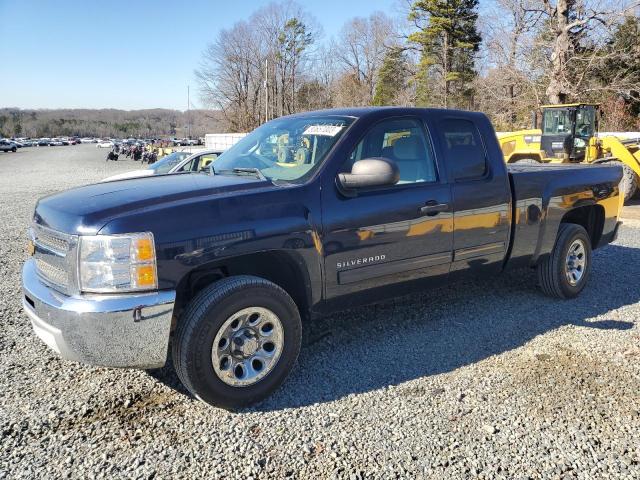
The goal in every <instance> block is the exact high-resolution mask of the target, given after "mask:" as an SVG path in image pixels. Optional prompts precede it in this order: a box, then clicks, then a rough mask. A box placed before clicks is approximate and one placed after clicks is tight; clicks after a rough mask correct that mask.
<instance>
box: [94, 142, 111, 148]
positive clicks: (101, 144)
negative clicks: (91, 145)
mask: <svg viewBox="0 0 640 480" xmlns="http://www.w3.org/2000/svg"><path fill="white" fill-rule="evenodd" d="M111 147H113V142H112V141H111V140H100V141H99V142H98V143H96V148H111Z"/></svg>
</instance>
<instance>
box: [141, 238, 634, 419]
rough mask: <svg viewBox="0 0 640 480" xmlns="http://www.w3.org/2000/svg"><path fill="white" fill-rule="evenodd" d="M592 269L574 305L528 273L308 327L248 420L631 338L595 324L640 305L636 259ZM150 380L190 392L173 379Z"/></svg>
mask: <svg viewBox="0 0 640 480" xmlns="http://www.w3.org/2000/svg"><path fill="white" fill-rule="evenodd" d="M593 267H594V268H593V270H592V277H591V279H590V282H589V285H588V286H587V288H586V289H585V290H584V291H583V292H582V294H581V295H580V296H579V297H578V298H576V299H573V300H555V299H550V298H548V297H546V296H544V295H543V294H542V293H541V292H540V291H539V290H538V289H536V286H535V285H536V276H535V272H533V271H530V270H526V271H514V272H510V273H507V274H505V275H503V276H501V277H499V278H498V279H494V280H490V281H468V282H464V283H457V284H452V285H449V286H446V287H442V288H439V289H436V290H432V291H429V292H425V293H421V294H417V295H408V296H404V297H401V298H396V299H393V300H390V301H385V302H382V303H379V304H375V305H370V306H366V307H358V308H353V309H350V310H348V311H344V312H340V313H337V314H333V315H330V316H327V317H324V318H321V319H319V320H316V321H313V322H308V323H307V324H306V325H305V328H304V337H303V345H302V351H301V353H300V357H299V359H298V365H297V366H296V368H295V369H294V371H293V372H292V374H291V376H290V377H289V379H288V380H287V382H286V383H285V385H284V386H283V387H282V388H280V389H279V390H278V391H277V392H276V393H275V394H274V395H272V396H271V397H270V398H268V399H267V400H265V401H263V402H262V403H261V404H259V405H258V406H256V407H254V408H252V410H258V411H272V410H280V409H284V408H294V407H301V406H307V405H312V404H315V403H323V402H330V401H334V400H337V399H340V398H342V397H345V396H347V395H351V394H358V393H364V392H369V391H374V390H378V389H381V388H385V387H388V386H390V385H398V384H401V383H403V382H407V381H409V380H414V379H417V378H421V377H425V376H431V375H437V374H440V373H446V372H451V371H453V370H456V369H458V368H460V367H463V366H465V365H469V364H472V363H476V362H479V361H481V360H483V359H485V358H487V357H490V356H492V355H496V354H500V353H503V352H506V351H509V350H512V349H515V348H518V347H520V346H522V345H524V344H526V343H527V342H529V341H530V340H532V339H533V338H534V337H536V336H538V335H540V334H544V333H545V332H548V331H550V330H554V329H557V328H559V327H562V326H565V325H574V326H579V327H586V328H595V329H604V330H626V329H631V328H633V326H634V323H633V322H624V321H617V320H609V319H606V320H596V319H594V318H595V317H598V316H601V315H605V314H607V313H608V312H610V311H611V310H615V309H617V308H620V307H624V306H626V305H633V304H635V303H637V302H638V301H640V288H638V286H637V279H638V273H640V249H635V248H628V247H623V246H619V245H609V246H608V247H605V248H603V249H602V250H598V251H597V252H596V253H595V255H594V265H593ZM150 373H151V374H152V375H153V376H154V377H155V378H157V379H158V380H159V381H161V382H163V383H165V384H167V385H169V386H171V387H172V388H174V389H176V390H178V391H181V392H185V390H184V388H183V387H182V386H181V385H180V384H179V382H178V380H177V377H176V375H175V373H174V372H173V371H172V369H170V368H168V367H165V368H163V369H161V370H156V371H154V372H150Z"/></svg>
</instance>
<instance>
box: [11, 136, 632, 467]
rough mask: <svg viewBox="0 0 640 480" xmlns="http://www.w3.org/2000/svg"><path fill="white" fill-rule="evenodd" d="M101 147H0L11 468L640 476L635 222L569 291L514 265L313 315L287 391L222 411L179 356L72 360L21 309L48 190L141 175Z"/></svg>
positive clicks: (601, 253)
mask: <svg viewBox="0 0 640 480" xmlns="http://www.w3.org/2000/svg"><path fill="white" fill-rule="evenodd" d="M104 155H106V151H105V150H97V149H96V148H95V147H93V146H91V145H81V146H70V147H49V148H40V149H30V150H28V149H24V150H23V151H19V152H18V153H17V154H0V276H1V277H2V279H3V281H2V282H1V283H0V320H1V321H2V330H1V331H0V478H23V477H32V478H57V477H63V478H65V477H72V478H87V477H95V478H102V477H131V478H153V477H157V478H177V477H185V478H198V477H204V476H206V477H207V478H224V479H233V478H251V477H253V478H281V477H293V478H334V477H336V478H349V479H352V478H356V479H360V478H366V477H372V478H416V477H417V478H470V477H477V478H583V479H592V478H615V479H619V478H629V479H631V478H640V440H639V439H640V436H639V435H638V432H639V431H640V429H639V427H640V411H639V410H640V363H639V360H640V333H639V330H638V314H639V313H640V288H638V278H640V276H639V275H638V274H639V272H640V220H635V219H630V220H628V221H627V222H626V225H625V227H624V228H623V229H622V231H621V233H620V238H619V240H618V242H616V244H614V245H611V246H608V247H606V248H604V249H602V250H600V251H598V252H597V253H596V254H595V256H594V272H593V273H594V275H593V277H592V279H591V283H590V285H589V286H588V287H587V288H586V289H585V291H584V292H583V294H582V296H581V297H580V298H578V299H576V300H571V301H556V300H550V299H548V298H546V297H544V296H542V294H540V293H539V291H537V290H536V289H535V288H534V284H535V278H534V275H532V274H531V273H529V272H524V273H523V272H516V273H512V274H509V275H506V276H503V277H501V278H500V279H498V280H496V281H493V282H490V283H489V282H488V283H473V282H469V283H464V284H458V285H452V286H448V287H444V288H441V289H440V290H438V291H435V292H430V293H425V294H421V295H414V296H408V297H404V298H400V299H396V300H394V301H389V302H385V303H382V304H378V305H375V306H369V307H363V308H358V309H353V310H350V311H348V312H344V313H341V314H337V315H333V316H330V317H327V318H324V319H322V320H320V321H317V322H315V323H313V324H312V325H306V326H305V327H306V330H305V334H304V339H303V348H302V353H301V355H300V359H299V363H298V366H297V368H296V369H295V371H294V373H293V374H292V375H291V377H290V379H289V380H288V381H287V383H286V384H285V386H284V387H283V388H282V389H280V390H279V391H278V392H277V393H276V394H275V395H274V396H273V397H271V398H270V399H268V400H267V401H265V402H264V403H262V404H260V405H258V406H257V407H255V408H252V409H249V410H245V411H242V412H239V413H229V412H226V411H223V410H219V409H216V408H212V407H209V406H207V405H205V404H202V403H200V402H198V401H196V400H194V399H193V398H191V397H190V396H188V395H187V394H186V393H185V391H184V389H182V388H181V387H180V386H179V384H178V382H177V378H176V376H175V374H174V373H173V372H172V370H171V369H170V368H169V367H166V368H164V369H161V370H156V371H149V372H145V371H135V370H115V369H103V368H92V367H88V366H84V365H79V364H75V363H72V362H67V361H62V360H60V359H58V358H57V357H56V356H55V354H54V353H52V352H51V351H50V350H48V349H47V348H46V347H45V346H44V344H43V343H42V342H40V341H39V340H38V339H37V338H36V337H35V336H34V335H33V334H32V331H31V326H30V325H29V322H28V319H27V317H26V316H25V315H24V314H23V313H21V308H20V298H21V289H20V269H21V265H22V261H23V260H24V258H25V256H26V254H25V253H24V250H25V241H26V228H27V225H28V223H29V220H30V216H31V214H32V211H33V207H34V204H35V201H36V199H37V198H38V197H40V196H42V195H45V194H48V193H51V192H54V191H57V190H61V189H65V188H69V187H72V186H74V185H80V184H84V183H88V182H91V181H95V180H98V179H100V178H103V177H106V176H108V175H112V174H115V173H118V172H121V171H125V170H128V169H132V168H135V164H134V163H133V162H132V161H125V162H118V163H113V162H109V163H108V164H107V163H106V162H104V160H103V159H104ZM633 208H636V207H633ZM639 208H640V207H639ZM630 212H631V213H633V214H634V215H635V218H638V216H637V210H630ZM634 215H629V217H630V218H631V217H633V216H634Z"/></svg>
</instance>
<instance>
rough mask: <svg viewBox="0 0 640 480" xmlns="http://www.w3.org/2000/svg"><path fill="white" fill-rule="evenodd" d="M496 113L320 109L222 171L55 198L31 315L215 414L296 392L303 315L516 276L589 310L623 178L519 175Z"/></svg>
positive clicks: (36, 245) (34, 247)
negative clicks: (508, 159) (164, 375)
mask: <svg viewBox="0 0 640 480" xmlns="http://www.w3.org/2000/svg"><path fill="white" fill-rule="evenodd" d="M502 158H503V157H502V152H501V151H500V147H499V145H498V142H497V139H496V134H495V132H494V130H493V127H492V125H491V123H490V122H489V120H488V118H487V117H486V116H485V115H483V114H481V113H474V112H463V111H454V110H435V109H413V108H395V107H392V108H363V109H341V110H326V111H319V112H308V113H302V114H297V115H292V116H288V117H282V118H278V119H276V120H273V121H271V122H268V123H266V124H264V125H262V126H261V127H259V128H258V129H256V130H255V131H254V132H252V133H251V134H249V135H248V136H247V137H245V138H244V139H242V140H241V141H240V142H239V143H237V144H236V145H235V146H233V147H232V148H231V149H229V150H228V151H226V152H225V153H224V154H222V155H221V156H220V157H219V158H218V159H217V160H216V161H215V162H214V163H213V164H212V167H211V168H210V170H209V171H207V172H197V173H185V174H174V175H160V176H154V177H149V178H138V179H130V180H122V181H114V182H107V183H100V184H96V185H89V186H85V187H80V188H76V189H73V190H69V191H66V192H62V193H58V194H55V195H51V196H48V197H45V198H42V199H41V200H40V201H39V202H38V204H37V206H36V209H35V213H34V216H33V222H32V224H31V227H30V240H29V253H30V258H29V259H28V260H27V262H26V263H25V265H24V269H23V289H24V298H23V304H24V309H25V311H26V313H27V314H28V316H29V317H30V319H31V322H32V325H33V328H34V330H35V333H36V334H37V335H38V336H39V337H40V338H41V339H42V340H43V341H44V342H45V343H46V344H47V345H49V346H50V347H51V348H53V349H54V350H56V351H57V352H59V354H60V355H62V356H63V357H65V358H67V359H69V360H73V361H79V362H85V363H89V364H95V365H103V366H111V367H130V368H156V367H160V366H162V365H164V364H165V363H166V361H167V356H168V352H169V350H171V355H172V358H173V364H174V367H175V369H176V371H177V373H178V376H179V377H180V379H181V381H182V382H183V384H184V386H185V387H186V388H187V389H188V390H189V391H190V392H192V393H193V395H194V396H196V397H197V398H199V399H201V400H203V401H205V402H208V403H210V404H213V405H218V406H222V407H225V408H236V407H240V406H243V405H248V404H251V403H254V402H256V401H259V400H260V399H263V398H265V397H266V396H268V395H269V394H270V393H271V392H273V391H274V390H275V389H276V388H278V387H279V386H280V385H281V384H282V383H283V381H284V380H285V378H286V376H287V374H288V373H289V372H290V370H291V369H292V367H293V365H294V363H295V361H296V358H297V356H298V353H299V350H300V346H301V331H302V328H303V321H305V322H306V321H312V319H313V318H314V317H316V316H318V315H323V314H327V313H329V312H332V311H336V310H340V309H344V308H345V307H352V306H354V305H356V304H362V303H370V302H374V301H378V300H380V299H383V298H386V297H390V296H394V295H399V294H406V293H408V292H410V291H412V290H415V289H425V288H428V287H432V286H439V285H443V284H445V283H446V282H450V281H455V280H456V279H457V278H460V277H466V276H469V275H476V276H482V277H491V276H495V275H498V274H500V273H501V272H503V271H504V270H506V269H511V268H532V269H536V270H537V275H538V281H539V285H540V287H541V289H542V291H543V292H544V293H546V294H548V295H550V296H552V297H559V298H570V297H575V296H576V295H578V294H579V293H580V291H581V290H582V289H583V288H584V287H585V285H586V283H587V281H588V278H589V273H590V271H591V263H592V249H595V248H598V247H601V246H603V245H606V244H607V243H609V242H612V241H613V240H614V239H615V238H616V235H617V232H618V228H619V226H620V222H619V214H620V210H621V207H622V199H623V195H621V190H620V181H621V179H622V170H621V169H620V168H618V167H611V166H582V165H560V166H557V167H536V166H528V165H526V166H509V167H507V166H505V164H504V161H503V159H502Z"/></svg>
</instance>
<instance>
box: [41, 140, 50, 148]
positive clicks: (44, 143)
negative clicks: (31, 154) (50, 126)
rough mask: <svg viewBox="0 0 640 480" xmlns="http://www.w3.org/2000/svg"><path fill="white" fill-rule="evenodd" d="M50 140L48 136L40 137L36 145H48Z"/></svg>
mask: <svg viewBox="0 0 640 480" xmlns="http://www.w3.org/2000/svg"><path fill="white" fill-rule="evenodd" d="M50 141H51V139H50V138H41V139H40V140H38V146H39V147H48V146H49V142H50Z"/></svg>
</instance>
